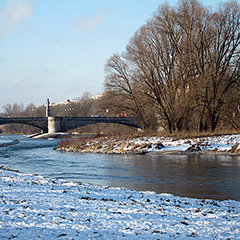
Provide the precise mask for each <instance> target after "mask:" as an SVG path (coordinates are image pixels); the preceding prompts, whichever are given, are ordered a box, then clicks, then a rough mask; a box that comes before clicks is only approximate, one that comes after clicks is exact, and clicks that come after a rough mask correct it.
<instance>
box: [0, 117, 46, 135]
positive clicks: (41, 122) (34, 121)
mask: <svg viewBox="0 0 240 240" xmlns="http://www.w3.org/2000/svg"><path fill="white" fill-rule="evenodd" d="M11 123H20V124H27V125H31V126H34V127H38V128H40V129H41V130H42V131H43V132H44V133H47V132H48V118H47V117H13V118H11V117H8V118H0V125H3V124H11Z"/></svg>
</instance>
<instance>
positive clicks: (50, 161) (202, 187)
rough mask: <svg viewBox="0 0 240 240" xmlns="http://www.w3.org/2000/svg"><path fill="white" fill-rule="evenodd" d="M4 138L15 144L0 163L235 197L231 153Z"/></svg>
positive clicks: (239, 185) (1, 153) (101, 181)
mask: <svg viewBox="0 0 240 240" xmlns="http://www.w3.org/2000/svg"><path fill="white" fill-rule="evenodd" d="M7 137H8V138H9V137H10V138H13V139H16V138H17V139H19V141H20V143H19V144H17V145H13V146H8V147H2V148H0V165H1V166H4V167H8V168H11V169H15V170H19V171H21V172H25V173H31V174H39V175H43V176H46V177H51V178H58V179H67V180H73V181H80V182H88V183H92V184H98V185H107V186H124V187H127V188H130V189H136V190H144V191H146V190H153V191H155V192H157V193H162V192H164V193H172V194H174V195H178V196H183V197H184V196H185V197H196V198H212V199H220V200H222V199H234V200H238V201H240V190H239V189H240V157H237V156H221V155H106V154H90V153H86V154H81V153H61V152H56V151H54V150H53V147H54V146H56V145H57V140H37V139H26V138H25V137H23V136H7Z"/></svg>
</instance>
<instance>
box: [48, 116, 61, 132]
mask: <svg viewBox="0 0 240 240" xmlns="http://www.w3.org/2000/svg"><path fill="white" fill-rule="evenodd" d="M55 132H61V119H60V118H55V117H48V133H55Z"/></svg>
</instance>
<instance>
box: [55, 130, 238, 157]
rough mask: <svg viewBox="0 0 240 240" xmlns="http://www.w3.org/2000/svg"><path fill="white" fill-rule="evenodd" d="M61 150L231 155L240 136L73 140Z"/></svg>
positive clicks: (236, 149)
mask: <svg viewBox="0 0 240 240" xmlns="http://www.w3.org/2000/svg"><path fill="white" fill-rule="evenodd" d="M55 150H58V151H66V152H93V153H110V154H112V153H113V154H124V153H136V154H145V153H162V154H166V153H174V152H175V153H180V152H181V153H183V152H184V153H187V152H198V153H221V154H224V153H227V154H240V134H235V135H222V136H214V137H201V138H189V139H187V138H184V139H176V138H172V137H138V138H128V139H120V140H119V139H115V138H114V137H112V138H109V137H100V138H93V139H89V140H88V141H87V142H83V141H80V142H79V143H78V142H77V141H76V142H74V141H71V142H70V144H69V145H65V146H58V147H57V148H55Z"/></svg>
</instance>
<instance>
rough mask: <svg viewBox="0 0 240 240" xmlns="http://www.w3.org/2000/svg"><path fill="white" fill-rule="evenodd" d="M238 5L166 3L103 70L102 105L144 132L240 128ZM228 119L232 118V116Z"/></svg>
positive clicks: (186, 1)
mask: <svg viewBox="0 0 240 240" xmlns="http://www.w3.org/2000/svg"><path fill="white" fill-rule="evenodd" d="M239 46H240V6H239V4H238V2H237V1H228V2H225V3H221V4H219V5H218V6H217V7H216V8H215V10H212V9H211V8H209V7H205V6H203V4H202V3H201V2H199V1H197V0H181V1H179V2H178V5H177V6H176V7H171V6H170V5H169V4H167V3H165V4H162V5H160V6H159V8H158V9H157V11H156V12H155V13H154V15H153V17H152V18H151V19H150V20H149V21H148V22H147V23H146V24H144V25H143V26H142V27H141V28H140V29H139V30H138V31H136V33H135V34H134V36H133V37H132V38H131V40H130V42H129V44H128V45H127V46H126V50H125V51H124V52H123V53H121V54H114V55H113V56H111V57H110V58H109V60H108V62H107V64H106V73H107V76H106V79H105V83H104V84H105V89H106V90H107V91H108V96H109V102H108V103H109V104H111V105H112V106H114V107H115V108H119V109H122V110H125V111H128V112H131V113H132V114H133V115H135V116H137V117H138V118H140V119H141V120H142V122H143V125H144V127H145V129H156V128H157V127H159V124H160V125H161V126H162V127H164V128H166V129H168V130H169V132H170V133H171V132H173V131H175V130H196V129H197V130H199V131H203V130H211V131H215V130H216V128H217V127H218V126H220V125H225V126H226V125H231V126H233V127H234V128H239V127H240V125H239V120H238V118H237V117H236V114H234V115H233V113H237V112H238V110H239V104H240V98H239V94H238V92H239V83H240V82H239V80H240V65H239V64H240V61H239V60H240V54H239V53H240V52H239V50H240V48H239ZM234 116H235V117H234Z"/></svg>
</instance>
